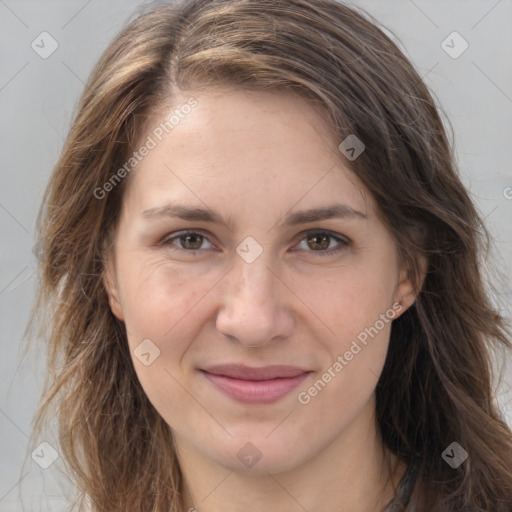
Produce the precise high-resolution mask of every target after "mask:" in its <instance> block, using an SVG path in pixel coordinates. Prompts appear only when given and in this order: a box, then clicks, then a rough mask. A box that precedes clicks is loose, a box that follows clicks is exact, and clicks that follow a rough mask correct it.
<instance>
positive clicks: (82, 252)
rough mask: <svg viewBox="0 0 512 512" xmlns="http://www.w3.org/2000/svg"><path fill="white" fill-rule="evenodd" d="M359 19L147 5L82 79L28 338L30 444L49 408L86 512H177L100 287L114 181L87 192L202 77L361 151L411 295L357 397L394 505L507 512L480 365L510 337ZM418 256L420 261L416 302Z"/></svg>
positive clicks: (452, 191)
mask: <svg viewBox="0 0 512 512" xmlns="http://www.w3.org/2000/svg"><path fill="white" fill-rule="evenodd" d="M377 25H378V23H377V22H376V21H375V20H373V19H371V17H370V16H369V15H367V14H366V13H364V14H363V13H359V12H357V11H355V10H354V9H353V8H349V7H347V6H344V5H342V4H340V3H338V2H335V1H334V0H192V1H184V2H180V3H167V4H163V5H156V6H155V5H153V6H150V7H148V8H145V9H143V10H142V11H141V12H139V13H138V15H137V17H136V18H135V19H134V20H133V21H131V22H130V23H129V24H128V26H126V28H124V29H123V30H122V31H121V32H120V34H119V35H118V36H117V37H116V38H115V39H114V41H113V42H112V43H111V44H110V45H109V46H108V48H107V49H106V51H105V52H104V54H103V56H102V57H101V59H100V61H99V62H98V63H97V65H96V67H95V68H94V70H93V71H92V74H91V76H90V78H89V81H88V83H87V85H86V87H85V90H84V92H83V95H82V97H81V100H80V103H79V106H78V110H77V113H76V117H75V119H74V122H73V124H72V127H71V130H70V133H69V135H68V138H67V140H66V142H65V145H64V148H63V151H62V154H61V156H60V159H59V160H58V162H57V164H56V166H55V168H54V170H53V174H52V176H51V179H50V183H49V186H48V189H47V191H46V195H45V198H44V203H43V208H42V209H41V213H40V216H39V219H38V229H39V236H40V238H41V240H42V246H41V249H42V251H41V261H40V288H39V292H38V297H37V300H36V303H35V306H34V314H33V318H32V321H31V324H30V325H31V329H35V326H37V325H41V326H42V328H43V330H45V329H46V331H47V332H46V334H47V339H48V355H49V357H48V370H47V377H46V385H45V389H44V390H43V396H42V400H41V405H40V409H39V410H38V412H37V415H36V420H35V426H34V434H33V435H34V437H39V435H40V432H41V431H42V429H43V427H44V425H45V422H46V421H48V420H49V419H50V418H51V414H52V413H51V411H56V412H57V415H56V419H57V423H58V426H59V430H58V433H59V443H60V449H61V452H62V454H63V455H64V460H65V462H66V464H67V470H68V472H69V475H70V476H71V477H72V479H73V481H74V482H75V483H76V485H77V489H78V498H79V499H80V500H83V499H84V498H85V497H88V498H89V499H90V502H91V506H92V510H94V511H95V512H114V511H123V512H126V511H133V512H142V511H147V512H151V511H155V512H156V511H158V512H164V511H165V512H168V511H174V512H177V511H179V510H180V509H181V506H182V496H181V484H182V482H181V474H180V469H179V466H178V462H177V459H176V456H175V452H174V448H173V440H172V435H171V431H170V428H169V426H168V425H167V424H166V423H165V421H164V420H163V419H162V417H161V416H160V415H159V414H158V412H157V411H156V410H155V409H154V407H153V406H152V405H151V403H150V402H149V400H148V398H147V396H146V395H145V393H144V391H143V390H142V388H141V385H140V384H139V382H138V379H137V377H136V373H135V370H134V367H133V364H132V361H131V357H130V354H129V350H128V344H127V339H126V332H125V327H124V324H123V323H122V322H119V321H118V320H117V319H116V318H115V317H114V316H113V314H112V313H111V311H110V308H109V304H108V299H107V295H106V292H105V289H104V287H103V284H102V275H103V272H104V270H105V264H104V263H105V261H106V255H107V252H108V240H109V235H110V234H111V233H112V230H114V229H115V228H116V223H117V221H118V215H119V211H120V205H121V201H122V197H123V191H124V189H125V188H126V182H127V179H124V180H120V182H119V183H116V186H113V187H109V190H108V191H107V192H106V193H103V192H102V197H101V198H98V194H94V191H95V190H98V188H102V187H104V184H105V183H106V182H108V181H109V180H111V179H112V176H113V175H114V173H115V172H116V171H117V170H118V169H119V168H121V167H122V166H123V164H124V163H125V162H126V161H127V160H128V159H129V158H130V156H131V154H132V152H133V151H134V149H135V148H136V143H137V142H138V141H140V140H141V137H143V136H144V130H145V127H146V126H147V120H148V119H149V118H150V117H151V116H152V114H153V113H154V112H155V110H156V109H157V108H161V107H162V105H169V104H172V101H173V97H174V95H175V92H176V91H182V90H192V91H193V90H199V89H202V88H208V87H210V86H215V85H226V86H229V87H237V88H248V89H249V88H253V89H279V90H286V91H289V93H290V94H291V93H295V94H300V95H301V96H302V97H303V98H305V99H307V100H309V101H314V102H315V104H317V105H319V106H321V107H322V108H323V111H324V112H325V117H326V119H327V120H328V121H329V123H330V124H331V125H332V129H333V130H335V132H336V133H337V135H338V136H339V140H340V142H341V141H343V140H344V139H345V138H346V137H347V136H348V135H349V134H355V135H356V136H357V137H358V138H359V139H360V140H361V141H363V142H364V144H365V146H366V149H365V151H364V152H363V153H362V154H361V156H360V157H359V158H357V159H356V160H355V161H353V162H351V168H352V170H353V172H354V173H356V174H357V176H358V177H359V178H360V179H361V180H362V182H363V183H364V184H365V186H366V187H367V189H368V190H369V191H370V193H371V194H372V195H373V197H374V198H375V201H376V203H377V205H378V208H379V214H380V216H381V218H382V220H383V221H384V222H385V224H386V226H387V227H388V229H389V230H390V232H391V233H392V235H393V237H394V239H395V241H396V244H397V248H398V251H399V255H400V258H401V261H402V262H403V263H404V264H406V265H407V266H408V268H409V269H410V272H411V276H412V277H413V279H414V280H415V282H416V283H417V287H418V291H419V294H418V297H417V300H416V302H415V304H414V305H413V306H412V307H411V308H410V309H408V310H407V311H406V312H405V314H403V315H402V316H401V317H400V318H398V319H397V320H395V321H394V323H393V328H392V332H391V339H390V345H389V351H388V356H387V360H386V363H385V366H384V369H383V372H382V375H381V378H380V380H379V382H378V384H377V389H376V395H377V420H378V425H379V429H380V432H381V435H382V438H383V441H384V444H385V446H386V447H387V448H389V450H391V452H393V453H395V454H396V455H397V456H398V457H399V458H400V459H401V460H402V461H404V462H405V463H408V464H412V463H413V462H415V463H417V464H419V471H418V476H417V480H416V484H415V487H414V490H413V493H412V498H411V500H410V503H409V504H408V505H407V507H406V508H405V510H406V511H413V510H414V511H418V510H428V511H455V510H474V511H490V510H492V511H493V512H498V511H503V512H504V511H510V510H512V432H511V430H510V429H509V428H508V427H507V425H506V423H505V422H504V420H503V418H502V417H501V416H500V413H499V410H498V408H497V405H496V403H495V400H494V396H493V381H492V378H493V367H492V364H491V363H492V356H491V350H494V349H496V348H497V349H503V350H507V351H509V350H510V349H512V343H511V341H510V340H511V334H510V331H509V330H508V328H507V326H506V324H505V322H504V320H503V318H502V317H501V316H500V314H499V312H498V311H497V308H496V307H494V306H493V304H492V301H491V299H490V295H489V292H488V290H487V286H486V281H485V279H484V276H483V274H482V272H483V264H484V257H485V255H486V253H487V250H488V247H489V235H488V233H487V231H486V229H485V226H484V224H483V221H482V219H481V217H480V216H479V213H478V212H477V210H476V209H475V206H474V204H473V203H472V201H471V199H470V197H469V195H468V192H467V191H466V189H465V188H464V186H463V184H462V182H461V180H460V178H459V175H458V171H457V169H456V166H455V163H454V157H453V153H452V149H451V144H450V142H449V139H448V137H447V134H446V132H445V128H444V127H443V123H442V121H441V119H440V115H439V113H438V108H436V105H435V101H434V100H433V98H432V95H431V94H430V93H429V91H428V89H427V88H426V86H425V84H424V83H423V81H422V80H421V78H420V76H419V75H418V73H417V72H416V71H415V69H414V67H413V66H412V65H411V63H410V62H408V60H407V59H406V57H405V56H404V55H403V53H402V52H401V51H400V50H399V48H398V47H397V45H396V44H395V43H394V42H393V41H392V40H391V39H390V38H389V37H388V36H387V35H385V33H384V32H383V31H382V30H381V29H379V28H378V26H377ZM340 158H344V157H343V156H342V155H341V153H340ZM344 163H345V164H346V163H347V162H346V160H344ZM135 172H136V170H135ZM102 190H105V188H103V189H102ZM103 196H104V197H103ZM419 255H421V256H423V257H425V258H426V259H427V260H428V271H427V274H426V277H425V280H424V282H423V283H422V285H421V291H420V269H419V264H418V256H419ZM452 442H457V443H458V444H459V445H460V446H461V447H463V448H464V450H465V451H466V452H467V453H468V458H467V460H466V461H465V462H464V463H463V464H461V465H460V466H459V467H458V468H456V469H454V468H452V467H450V466H449V465H448V464H447V463H446V462H445V460H443V457H442V456H441V455H442V453H443V451H444V450H445V449H446V448H447V447H448V446H449V445H450V444H451V443H452ZM34 444H35V443H34Z"/></svg>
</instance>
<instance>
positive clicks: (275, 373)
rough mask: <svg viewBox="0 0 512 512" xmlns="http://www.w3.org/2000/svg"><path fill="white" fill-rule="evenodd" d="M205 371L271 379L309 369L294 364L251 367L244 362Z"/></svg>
mask: <svg viewBox="0 0 512 512" xmlns="http://www.w3.org/2000/svg"><path fill="white" fill-rule="evenodd" d="M204 371H205V372H207V373H209V374H211V375H222V376H224V377H231V378H232V379H242V380H270V379H284V378H288V377H297V375H301V374H303V373H306V372H307V371H308V370H302V369H300V368H296V367H294V366H263V367H261V368H251V367H249V366H245V365H242V364H224V365H217V366H212V367H210V368H206V369H205V370H204Z"/></svg>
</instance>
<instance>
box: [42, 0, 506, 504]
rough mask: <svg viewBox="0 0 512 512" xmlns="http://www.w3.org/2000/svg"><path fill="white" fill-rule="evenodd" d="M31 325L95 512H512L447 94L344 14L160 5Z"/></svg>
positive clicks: (70, 161)
mask: <svg viewBox="0 0 512 512" xmlns="http://www.w3.org/2000/svg"><path fill="white" fill-rule="evenodd" d="M40 236H41V237H42V239H43V240H44V244H43V256H42V259H41V269H42V275H41V289H40V295H39V300H38V302H37V304H36V311H35V313H34V318H35V316H36V315H37V317H38V318H39V319H44V320H45V321H46V322H47V323H49V325H50V340H49V355H50V358H49V363H48V365H49V369H48V377H47V382H48V386H47V388H50V386H52V387H51V389H49V390H48V389H47V391H46V392H45V395H44V400H43V402H42V404H41V409H40V411H38V415H37V422H36V429H35V433H36V434H38V433H39V432H40V430H41V429H42V427H43V425H44V422H45V418H46V419H47V418H49V411H50V410H52V408H54V407H56V408H57V410H58V421H59V426H60V431H59V435H60V444H61V451H62V453H63V455H64V457H65V460H66V462H67V463H68V464H69V466H70V469H71V470H72V471H73V475H74V478H75V482H76V484H77V486H78V488H79V489H80V494H79V498H80V499H81V500H82V501H83V502H84V503H85V502H88V503H89V508H90V510H93V511H95V512H96V511H108V512H112V511H117V510H119V511H121V510H123V511H134V512H135V511H137V512H140V511H166V512H167V511H169V510H172V511H180V512H181V511H186V510H189V511H192V510H198V511H200V512H213V511H219V510H222V511H225V512H231V511H235V510H244V511H260V510H265V511H273V510H276V511H277V510H279V511H283V510H284V511H290V512H291V511H295V510H308V511H315V510H347V511H348V510H350V511H358V512H363V511H365V512H366V511H368V512H369V511H376V510H378V511H386V512H390V511H398V510H405V511H458V510H473V511H491V510H492V511H509V510H512V469H511V468H512V433H511V431H510V429H509V428H508V427H507V425H506V424H505V422H504V421H503V418H502V417H501V416H500V413H499V411H498V409H497V406H496V403H495V401H494V397H493V394H492V378H491V377H492V373H491V370H492V366H491V356H490V354H491V352H490V350H491V349H493V348H502V349H506V350H510V349H511V348H512V344H511V341H510V332H509V331H507V329H506V326H505V323H504V320H503V319H502V318H501V317H500V315H499V314H498V313H497V312H496V311H495V310H494V309H493V308H492V306H491V303H490V300H489V297H488V296H487V295H486V289H485V285H484V282H483V279H482V269H481V267H480V256H481V253H482V251H483V250H484V249H485V245H486V243H487V238H486V231H485V228H484V226H483V223H482V220H481V219H480V217H479V215H478V213H477V211H476V210H475V207H474V205H473V204H472V202H471V200H470V198H469V196H468V193H467V191H466V190H465V188H464V186H463V185H462V183H461V181H460V178H459V176H458V174H457V171H456V168H455V165H454V162H453V157H452V153H451V149H450V146H449V144H448V142H447V137H446V134H445V131H444V128H443V125H442V123H441V120H440V117H439V115H438V112H437V110H436V107H435V104H434V101H433V99H432V97H431V95H430V94H429V92H428V90H427V88H426V87H425V85H424V84H423V82H422V80H421V79H420V77H419V76H418V74H417V73H416V72H415V70H414V69H413V67H412V66H411V64H410V63H409V62H408V61H407V59H406V58H405V57H404V55H403V54H402V53H401V52H400V50H399V49H398V48H397V47H396V45H395V44H394V43H393V42H392V41H391V40H390V39H389V38H388V37H387V36H386V35H385V34H384V33H383V32H382V31H381V30H380V29H379V28H377V26H376V24H375V22H372V21H369V20H368V19H367V18H365V17H364V16H363V15H361V14H359V13H357V12H355V11H354V10H352V9H350V8H348V7H346V6H344V5H342V4H339V3H336V2H334V1H330V0H321V1H312V0H291V1H275V0H272V1H271V0H234V1H228V0H195V1H187V2H182V3H180V4H176V3H172V4H168V5H160V6H153V7H151V8H148V9H146V10H145V11H144V12H142V13H141V14H140V15H139V16H138V17H137V18H136V19H135V20H134V21H133V22H131V23H130V24H129V25H128V26H127V27H126V28H125V29H124V30H123V31H122V32H121V33H120V34H119V35H118V36H117V37H116V38H115V40H114V41H113V42H112V43H111V44H110V46H109V47H108V48H107V50H106V51H105V53H104V55H103V56H102V58H101V59H100V61H99V62H98V64H97V66H96V68H95V69H94V70H93V72H92V75H91V77H90V79H89V82H88V84H87V86H86V88H85V91H84V94H83V97H82V99H81V103H80V106H79V109H78V113H77V115H76V119H75V121H74V123H73V126H72V128H71V131H70V134H69V136H68V139H67V141H66V144H65V147H64V150H63V153H62V155H61V157H60V159H59V161H58V163H57V165H56V167H55V169H54V172H53V175H52V177H51V181H50V184H49V187H48V190H47V194H46V197H45V208H44V210H43V211H42V214H41V216H40Z"/></svg>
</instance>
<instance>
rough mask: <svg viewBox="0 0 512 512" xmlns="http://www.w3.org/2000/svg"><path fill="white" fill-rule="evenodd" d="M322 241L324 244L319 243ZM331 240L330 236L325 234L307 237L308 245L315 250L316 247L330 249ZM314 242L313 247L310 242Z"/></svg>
mask: <svg viewBox="0 0 512 512" xmlns="http://www.w3.org/2000/svg"><path fill="white" fill-rule="evenodd" d="M319 239H320V240H322V242H320V243H319V242H318V240H319ZM329 239H330V236H329V235H327V234H325V233H315V234H313V235H309V236H308V237H307V241H308V245H309V246H310V247H311V248H312V249H314V248H315V247H313V246H316V248H317V249H327V248H328V247H329V243H330V242H329ZM311 240H313V246H312V245H311V244H310V241H311Z"/></svg>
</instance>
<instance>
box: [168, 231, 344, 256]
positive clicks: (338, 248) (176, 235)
mask: <svg viewBox="0 0 512 512" xmlns="http://www.w3.org/2000/svg"><path fill="white" fill-rule="evenodd" d="M189 234H192V235H200V236H201V237H202V238H204V239H205V240H207V241H208V242H209V243H210V244H211V245H212V246H214V247H215V244H214V243H213V242H212V241H211V240H210V236H211V235H210V234H209V233H208V234H206V232H205V231H203V230H202V229H183V230H181V231H175V232H173V233H170V234H169V235H166V236H165V237H164V238H163V239H162V240H161V241H160V243H159V245H164V246H168V247H171V250H173V251H178V252H182V253H189V254H190V253H196V252H204V250H205V249H182V248H181V247H176V246H173V245H172V244H171V241H173V240H175V239H178V238H180V237H181V236H185V235H189ZM315 234H325V235H327V236H328V237H330V238H333V239H335V240H337V241H338V246H336V247H333V248H331V249H324V250H321V251H313V250H309V251H306V252H310V253H313V254H314V253H317V254H318V255H320V256H322V255H323V256H326V255H330V254H334V253H337V252H341V251H342V250H343V249H345V248H346V247H348V246H349V245H351V244H352V241H351V240H350V239H349V238H348V237H346V236H345V235H343V234H341V233H335V232H333V231H330V230H328V229H321V228H313V229H306V230H304V231H301V232H300V233H299V234H297V236H296V237H294V244H297V243H300V242H302V241H303V240H304V239H305V238H306V237H307V236H308V235H315ZM294 252H295V251H294Z"/></svg>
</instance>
